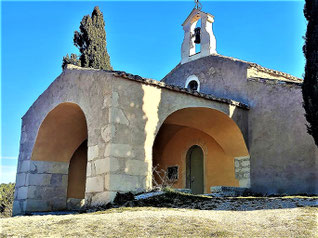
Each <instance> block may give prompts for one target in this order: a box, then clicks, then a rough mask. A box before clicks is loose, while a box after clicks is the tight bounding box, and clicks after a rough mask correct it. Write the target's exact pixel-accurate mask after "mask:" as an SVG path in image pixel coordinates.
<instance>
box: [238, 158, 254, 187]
mask: <svg viewBox="0 0 318 238" xmlns="http://www.w3.org/2000/svg"><path fill="white" fill-rule="evenodd" d="M234 167H235V178H236V179H237V180H238V181H239V186H240V187H241V188H250V186H251V180H250V157H249V156H245V157H236V158H234Z"/></svg>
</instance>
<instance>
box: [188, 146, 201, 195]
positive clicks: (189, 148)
mask: <svg viewBox="0 0 318 238" xmlns="http://www.w3.org/2000/svg"><path fill="white" fill-rule="evenodd" d="M195 146H198V147H199V148H200V149H201V151H202V157H203V158H202V163H203V164H202V170H203V176H202V179H203V181H202V186H203V193H205V180H206V178H205V175H206V172H205V157H206V156H205V150H204V149H203V147H204V146H201V145H199V144H192V145H191V146H190V147H188V148H187V150H186V152H185V160H184V162H185V173H184V174H185V188H190V183H189V180H188V161H190V158H189V152H190V150H191V149H192V148H193V147H195ZM190 164H191V162H190Z"/></svg>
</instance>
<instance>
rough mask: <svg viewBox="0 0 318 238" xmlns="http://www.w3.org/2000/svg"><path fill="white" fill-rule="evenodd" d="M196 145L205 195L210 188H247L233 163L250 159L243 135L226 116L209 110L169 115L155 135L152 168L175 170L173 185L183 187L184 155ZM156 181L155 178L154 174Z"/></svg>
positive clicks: (184, 183) (183, 111) (184, 174)
mask: <svg viewBox="0 0 318 238" xmlns="http://www.w3.org/2000/svg"><path fill="white" fill-rule="evenodd" d="M195 145H198V146H200V147H201V148H202V149H203V152H204V181H205V182H204V183H205V185H204V192H205V193H207V192H210V187H211V186H240V187H244V186H246V184H247V183H245V184H243V183H242V182H241V180H242V178H240V177H239V176H238V173H237V172H238V170H240V168H238V166H237V165H239V166H240V163H237V161H236V159H237V158H247V159H248V160H249V152H248V149H247V146H246V143H245V141H244V138H243V135H242V132H241V130H240V128H239V127H238V126H237V124H236V123H235V122H234V121H233V120H232V119H231V118H230V117H229V116H228V115H226V114H225V113H223V112H220V111H218V110H215V109H211V108H204V107H190V108H184V109H180V110H178V111H175V112H173V113H172V114H170V115H169V116H168V117H167V118H166V119H165V120H164V122H163V124H162V125H161V127H160V129H159V131H158V134H157V136H156V139H155V142H154V145H153V165H154V166H157V167H158V168H157V170H160V171H167V170H168V168H169V167H171V166H175V167H177V168H178V176H177V177H178V179H179V181H176V182H175V183H174V186H175V187H176V188H186V187H187V185H186V171H185V170H186V155H187V151H188V150H189V148H191V147H192V146H195ZM248 162H249V161H248ZM248 169H249V165H248ZM155 173H156V172H155ZM248 173H249V171H248ZM248 175H249V174H248ZM156 179H158V175H156V174H154V180H156ZM245 179H248V180H249V177H248V178H245ZM180 180H181V181H180ZM156 182H158V180H156V181H155V183H156Z"/></svg>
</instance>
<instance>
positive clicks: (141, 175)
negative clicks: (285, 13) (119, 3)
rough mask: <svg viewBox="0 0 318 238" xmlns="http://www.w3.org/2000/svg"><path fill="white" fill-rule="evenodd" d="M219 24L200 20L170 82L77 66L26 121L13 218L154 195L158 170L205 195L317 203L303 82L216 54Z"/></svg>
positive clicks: (195, 14)
mask: <svg viewBox="0 0 318 238" xmlns="http://www.w3.org/2000/svg"><path fill="white" fill-rule="evenodd" d="M213 23H214V16H212V15H211V14H209V13H205V12H203V11H201V9H200V8H194V9H193V10H192V12H191V13H190V15H189V16H188V17H187V19H186V20H185V21H184V22H183V24H182V27H183V29H184V39H183V43H182V46H181V61H180V63H179V64H178V65H177V66H176V67H175V68H174V69H172V71H171V72H170V73H168V74H167V75H166V76H165V77H164V78H163V79H162V80H161V81H156V80H152V79H147V78H143V77H140V76H138V75H132V74H129V73H125V72H122V71H104V70H96V69H92V68H81V67H77V66H74V65H68V66H67V67H66V68H65V69H64V70H63V72H62V73H61V75H60V76H59V77H57V78H56V79H55V80H54V82H53V83H52V84H51V85H50V86H49V87H48V88H47V89H46V90H45V91H44V92H43V93H42V94H41V95H40V96H39V97H38V99H37V100H36V101H35V102H34V103H33V105H32V106H31V107H30V108H29V110H28V111H27V112H26V114H25V115H24V116H23V117H22V129H21V140H20V152H19V160H18V169H17V177H16V189H15V198H14V208H13V209H14V211H13V213H14V215H18V214H27V213H30V212H35V211H56V210H64V209H67V208H69V207H70V206H71V205H72V206H74V204H77V205H78V206H82V205H84V204H87V205H91V206H94V205H99V204H105V203H107V202H109V201H112V200H113V199H114V197H115V195H116V193H117V192H128V191H131V192H140V191H147V190H151V189H152V187H153V180H155V181H156V180H157V179H158V178H156V176H155V175H154V174H153V168H154V166H157V168H158V169H159V170H163V171H166V172H167V174H168V176H170V177H172V178H173V179H174V180H175V183H174V187H175V188H180V189H182V188H188V189H191V191H192V192H193V193H196V194H202V193H210V188H211V187H213V186H232V187H241V188H250V189H251V190H252V191H254V192H258V193H263V194H303V193H307V194H317V192H318V183H317V171H318V163H317V162H318V149H317V147H316V146H315V144H314V141H313V139H312V138H311V136H309V135H308V134H307V131H306V120H305V117H304V109H303V107H302V93H301V84H302V79H299V78H296V77H294V76H292V75H289V74H286V73H282V72H278V71H275V70H271V69H267V68H264V67H262V66H260V65H257V64H255V63H250V62H245V61H243V60H239V59H235V58H231V57H227V56H222V55H220V54H218V53H217V51H216V39H215V36H214V34H213V28H212V24H213Z"/></svg>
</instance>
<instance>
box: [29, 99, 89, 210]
mask: <svg viewBox="0 0 318 238" xmlns="http://www.w3.org/2000/svg"><path fill="white" fill-rule="evenodd" d="M31 160H32V163H33V165H34V167H35V168H36V171H35V172H37V174H35V176H37V177H36V178H35V179H34V180H42V181H38V182H36V183H34V185H41V188H40V187H38V194H40V193H41V191H42V190H41V189H43V187H45V188H46V189H44V191H43V193H46V194H40V195H41V196H39V197H40V198H41V199H42V200H44V201H46V202H47V203H48V204H50V208H51V210H59V209H65V208H66V206H67V201H68V200H70V199H71V200H72V201H71V203H72V204H73V205H76V206H77V204H76V203H83V201H82V200H83V199H84V198H85V183H86V166H87V123H86V118H85V115H84V113H83V111H82V109H81V108H80V107H79V106H78V105H77V104H75V103H69V102H66V103H61V104H59V105H58V106H56V107H55V108H54V109H52V110H51V111H50V112H49V113H48V114H47V116H46V117H45V119H44V120H43V122H42V124H41V126H40V128H39V131H38V135H37V138H36V141H35V144H34V148H33V151H32V157H31ZM30 183H31V181H30ZM48 191H52V194H51V195H49V194H47V193H48ZM74 199H75V201H74ZM74 203H75V204H74Z"/></svg>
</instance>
